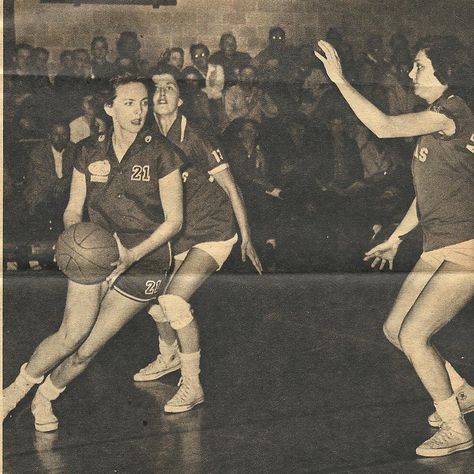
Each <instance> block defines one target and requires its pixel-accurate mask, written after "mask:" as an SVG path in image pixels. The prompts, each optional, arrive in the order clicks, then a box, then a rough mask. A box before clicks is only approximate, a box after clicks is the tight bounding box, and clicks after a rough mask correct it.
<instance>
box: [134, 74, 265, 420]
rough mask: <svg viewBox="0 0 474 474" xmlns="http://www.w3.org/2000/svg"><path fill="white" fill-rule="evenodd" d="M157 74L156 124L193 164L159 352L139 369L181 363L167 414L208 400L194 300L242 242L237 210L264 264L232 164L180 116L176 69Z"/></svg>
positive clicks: (152, 372)
mask: <svg viewBox="0 0 474 474" xmlns="http://www.w3.org/2000/svg"><path fill="white" fill-rule="evenodd" d="M152 78H153V82H154V84H155V87H156V90H155V94H154V96H153V111H154V124H155V127H156V129H157V130H159V131H160V132H161V133H162V134H163V135H164V136H166V137H167V138H168V139H169V140H171V141H172V142H173V143H174V144H175V145H176V146H178V147H179V148H180V149H181V150H182V151H183V152H184V154H185V156H186V158H187V159H188V161H189V165H190V166H189V167H188V168H186V169H185V170H184V171H183V181H184V224H183V229H182V231H181V232H180V234H179V235H178V236H177V237H176V239H175V240H174V241H173V254H174V261H175V268H174V272H173V275H172V276H171V278H170V281H169V284H168V286H167V288H166V291H165V294H164V295H162V296H160V297H159V298H158V303H159V304H155V305H153V306H151V308H150V310H149V313H150V315H151V316H152V317H153V319H154V320H155V322H156V325H157V328H158V332H159V349H160V354H159V355H158V357H157V358H156V360H154V361H153V362H152V363H150V364H149V365H148V366H146V367H145V368H143V369H141V370H140V371H139V372H138V373H137V374H135V376H134V380H135V381H138V382H143V381H149V380H156V379H158V378H160V377H162V376H163V375H165V374H167V373H170V372H173V371H176V370H178V369H180V368H181V375H182V380H181V382H182V383H181V385H180V388H179V390H178V392H177V393H176V394H175V396H174V397H173V398H172V399H171V400H170V401H168V403H166V405H165V407H164V410H165V411H166V412H171V413H179V412H183V411H188V410H191V409H192V408H193V407H194V406H195V405H197V404H199V403H202V402H203V401H204V393H203V390H202V386H201V383H200V380H199V373H200V369H199V360H200V345H199V333H198V326H197V324H196V320H195V319H194V315H193V311H192V308H191V306H190V304H189V300H190V298H191V296H192V295H193V294H194V293H195V291H196V290H197V289H198V288H199V287H200V286H201V285H202V284H203V282H204V281H205V280H206V279H207V278H208V277H209V276H210V275H211V274H212V273H214V272H215V271H217V270H219V269H220V268H221V266H222V265H223V264H224V262H225V260H226V259H227V257H228V256H229V254H230V252H231V250H232V247H233V245H234V244H235V243H236V242H237V234H236V233H235V227H234V219H233V214H235V216H236V218H237V222H238V225H239V228H240V232H241V238H242V244H241V253H242V260H243V261H245V258H246V256H248V257H249V259H250V260H251V261H252V263H253V265H254V266H255V268H256V269H257V271H258V272H259V273H261V271H262V266H261V264H260V261H259V259H258V256H257V254H256V252H255V250H254V248H253V245H252V242H251V239H250V230H249V226H248V222H247V216H246V211H245V207H244V204H243V201H242V198H241V195H240V192H239V190H238V188H237V186H236V185H235V183H234V179H233V177H232V174H231V173H230V170H229V165H228V163H227V162H226V161H225V159H224V157H223V156H222V154H221V152H220V151H219V149H218V148H216V147H213V146H212V145H211V143H210V142H209V140H208V139H206V138H205V137H204V136H203V135H202V134H201V133H200V132H198V131H197V130H196V129H194V128H193V127H192V126H191V125H190V124H188V122H187V120H186V117H185V116H184V115H182V114H181V113H179V110H178V108H179V106H180V105H181V104H182V101H181V99H180V96H179V88H178V84H177V82H176V79H175V77H174V76H173V74H172V70H171V69H169V68H168V69H167V68H166V67H162V68H159V69H157V70H156V71H155V73H154V74H153V76H152ZM178 343H179V347H178Z"/></svg>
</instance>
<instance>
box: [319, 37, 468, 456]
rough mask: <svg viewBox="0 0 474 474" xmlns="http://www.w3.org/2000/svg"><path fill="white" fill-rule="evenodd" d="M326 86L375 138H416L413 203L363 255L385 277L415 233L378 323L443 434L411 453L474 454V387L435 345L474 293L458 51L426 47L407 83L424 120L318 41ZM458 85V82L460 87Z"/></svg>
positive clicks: (438, 43) (441, 45) (436, 44)
mask: <svg viewBox="0 0 474 474" xmlns="http://www.w3.org/2000/svg"><path fill="white" fill-rule="evenodd" d="M318 45H319V46H320V48H321V50H322V52H323V53H324V54H321V52H317V51H315V55H316V56H317V57H318V58H319V59H320V60H321V61H322V63H323V64H324V66H325V68H326V72H327V74H328V76H329V78H330V79H331V80H332V81H333V82H334V83H335V84H336V86H337V87H338V88H339V90H340V92H341V94H342V95H343V96H344V98H345V99H346V101H347V102H348V104H349V105H350V106H351V108H352V110H353V111H354V112H355V114H356V115H357V117H358V118H359V119H360V120H361V121H362V122H363V123H364V124H365V125H366V126H367V127H368V128H369V129H370V130H372V132H374V133H375V134H376V135H377V136H378V137H380V138H382V137H383V138H391V137H411V136H418V137H419V138H418V143H417V146H416V149H415V152H414V155H413V161H412V171H413V179H414V184H415V191H416V197H415V199H414V201H413V203H412V205H411V207H410V209H409V210H408V212H407V213H406V215H405V217H404V218H403V220H402V222H401V223H400V224H399V225H398V227H397V229H396V230H395V232H394V233H393V234H392V235H391V236H390V237H389V239H388V240H386V241H385V242H383V243H382V244H380V245H377V246H376V247H374V248H373V249H371V250H369V251H368V252H367V253H366V257H365V259H364V260H369V259H374V260H373V263H372V267H375V266H377V265H379V264H380V269H382V268H383V267H384V266H385V264H386V263H387V262H388V264H389V267H390V269H392V266H393V259H394V257H395V255H396V253H397V250H398V247H399V245H400V243H401V242H402V240H403V236H404V235H405V234H407V233H408V232H409V231H410V230H412V229H413V228H414V227H416V226H417V225H418V224H419V225H421V229H422V231H423V250H424V251H423V254H422V255H421V257H420V259H419V261H418V263H417V264H416V266H415V267H414V269H413V271H412V272H411V273H410V274H409V276H408V277H407V279H406V280H405V282H404V284H403V286H402V288H401V290H400V293H399V295H398V297H397V300H396V301H395V304H394V306H393V308H392V311H391V312H390V314H389V316H388V319H387V321H386V322H385V325H384V332H385V335H386V336H387V338H388V340H389V341H390V342H391V343H392V344H394V345H395V346H396V347H397V348H399V349H400V350H402V351H403V352H404V353H405V355H406V356H407V358H408V360H409V361H410V362H411V363H412V365H413V367H414V369H415V371H416V373H417V375H418V377H419V378H420V380H421V381H422V383H423V385H424V386H425V388H426V390H427V391H428V392H429V394H430V396H431V398H432V399H433V401H434V405H435V407H436V412H435V413H434V414H433V415H431V416H430V417H429V420H428V421H429V423H430V424H431V425H432V426H439V430H438V431H437V432H436V433H435V435H434V436H432V437H431V438H430V439H428V440H427V441H425V442H424V443H422V444H421V445H420V446H419V447H418V448H417V450H416V452H417V454H418V455H420V456H428V457H431V456H444V455H447V454H451V453H453V452H456V451H461V450H465V449H468V448H471V447H472V446H473V439H472V434H471V432H470V430H469V427H468V426H467V424H466V422H465V421H464V417H463V414H465V413H468V412H471V411H474V388H473V387H471V386H470V385H468V384H467V383H466V382H465V381H464V380H463V379H462V378H461V377H460V375H459V374H458V373H457V372H456V371H455V370H454V368H453V367H452V366H451V365H450V364H449V362H447V361H445V360H444V359H443V358H442V357H441V355H440V354H439V352H438V351H437V350H436V348H435V347H434V346H433V345H432V343H431V337H432V336H433V335H434V334H435V333H437V332H438V331H439V330H440V329H441V328H443V327H444V326H445V325H446V324H447V323H448V322H449V321H450V320H451V319H452V318H453V317H454V316H455V315H456V314H457V313H458V312H459V311H460V310H461V309H462V308H463V307H464V306H465V305H466V304H467V303H468V302H469V301H470V300H471V298H472V296H473V295H474V200H473V196H474V117H473V114H472V112H471V110H470V109H469V108H468V107H467V105H466V104H465V102H464V101H463V99H461V98H460V97H459V96H457V95H454V94H453V93H452V92H451V87H452V86H453V85H456V84H459V80H462V63H461V61H460V60H458V59H457V54H458V53H459V51H455V50H453V48H452V47H451V45H450V44H449V42H448V41H447V40H443V39H439V40H435V41H431V42H426V44H425V45H423V47H422V48H420V50H419V51H418V53H417V55H416V57H415V61H414V65H413V69H412V70H411V72H410V74H409V76H410V78H411V80H412V81H413V84H414V91H415V94H416V95H417V96H418V97H420V98H422V99H424V100H425V101H426V102H427V103H428V109H427V110H426V111H423V112H418V113H411V114H404V115H398V116H388V115H385V114H384V113H383V112H381V111H380V110H379V109H377V108H376V107H375V106H374V105H373V104H371V103H370V102H369V101H368V100H367V99H365V98H364V97H363V96H362V95H361V94H360V93H359V92H357V91H356V90H355V89H354V88H353V87H352V86H351V85H350V83H349V82H348V81H347V80H346V78H345V77H344V75H343V72H342V68H341V64H340V60H339V57H338V54H337V52H336V50H335V49H334V48H333V47H332V46H331V45H330V44H329V43H327V42H325V41H319V42H318ZM461 83H462V82H461Z"/></svg>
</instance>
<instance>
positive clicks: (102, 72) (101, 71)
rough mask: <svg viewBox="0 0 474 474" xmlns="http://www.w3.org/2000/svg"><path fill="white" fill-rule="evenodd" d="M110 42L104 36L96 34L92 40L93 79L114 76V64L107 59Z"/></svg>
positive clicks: (105, 78) (104, 78)
mask: <svg viewBox="0 0 474 474" xmlns="http://www.w3.org/2000/svg"><path fill="white" fill-rule="evenodd" d="M108 54H109V43H108V42H107V39H106V38H105V37H104V36H96V37H95V38H94V39H93V40H92V42H91V76H92V78H93V79H99V80H108V79H110V78H111V77H112V76H113V73H114V68H113V64H112V63H110V62H109V61H108V60H107V55H108Z"/></svg>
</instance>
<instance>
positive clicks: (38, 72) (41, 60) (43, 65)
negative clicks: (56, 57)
mask: <svg viewBox="0 0 474 474" xmlns="http://www.w3.org/2000/svg"><path fill="white" fill-rule="evenodd" d="M48 61H49V51H48V50H47V49H46V48H34V49H33V52H32V54H31V71H32V74H33V75H34V76H35V86H36V87H42V86H43V87H44V86H46V87H50V86H51V82H50V80H49V66H48Z"/></svg>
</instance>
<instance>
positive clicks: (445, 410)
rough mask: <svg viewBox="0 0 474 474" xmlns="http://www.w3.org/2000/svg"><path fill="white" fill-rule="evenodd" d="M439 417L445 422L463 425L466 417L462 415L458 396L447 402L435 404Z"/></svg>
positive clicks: (452, 396) (450, 398)
mask: <svg viewBox="0 0 474 474" xmlns="http://www.w3.org/2000/svg"><path fill="white" fill-rule="evenodd" d="M434 406H435V408H436V411H437V412H438V415H439V416H440V418H441V419H442V420H443V421H444V422H448V423H456V424H457V423H463V422H464V417H463V416H462V414H461V410H460V408H459V404H458V401H457V398H456V395H454V394H453V395H451V396H450V397H449V398H447V399H446V400H442V401H440V402H434Z"/></svg>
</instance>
